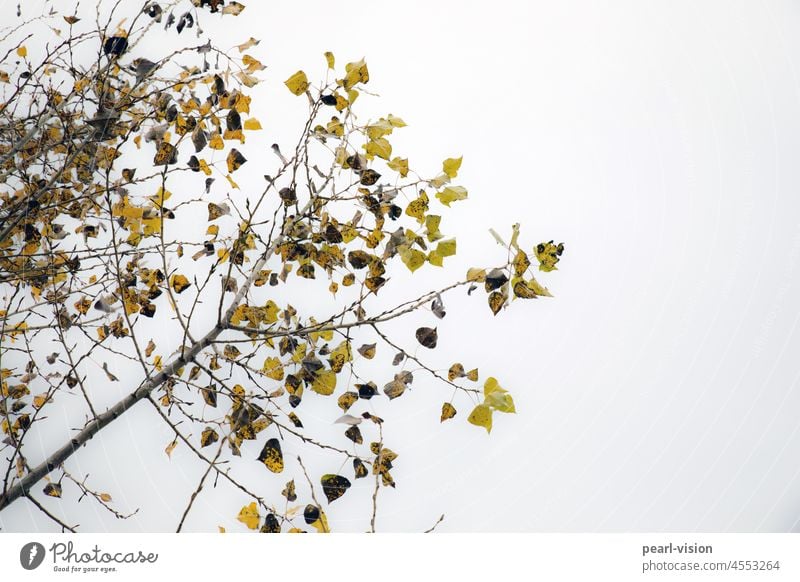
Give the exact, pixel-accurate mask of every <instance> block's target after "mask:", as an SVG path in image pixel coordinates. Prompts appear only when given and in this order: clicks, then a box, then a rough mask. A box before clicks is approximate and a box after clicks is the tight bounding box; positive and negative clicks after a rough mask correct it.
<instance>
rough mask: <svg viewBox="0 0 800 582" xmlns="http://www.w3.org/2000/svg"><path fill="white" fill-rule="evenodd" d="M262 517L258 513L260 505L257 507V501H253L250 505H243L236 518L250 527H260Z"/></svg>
mask: <svg viewBox="0 0 800 582" xmlns="http://www.w3.org/2000/svg"><path fill="white" fill-rule="evenodd" d="M260 518H261V516H260V515H259V514H258V507H256V502H255V501H253V502H251V503H250V505H245V506H244V507H242V509H241V511H239V515H238V516H236V519H238V520H239V521H241V522H242V523H243V524H245V525H246V526H247V527H248V528H249V529H258V522H259V520H260Z"/></svg>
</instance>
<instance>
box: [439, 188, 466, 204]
mask: <svg viewBox="0 0 800 582" xmlns="http://www.w3.org/2000/svg"><path fill="white" fill-rule="evenodd" d="M436 197H437V198H438V199H439V201H440V202H441V203H442V204H444V205H445V206H450V203H451V202H455V201H456V200H466V199H467V189H466V188H464V186H448V187H447V188H445V189H444V190H442V191H441V192H437V193H436Z"/></svg>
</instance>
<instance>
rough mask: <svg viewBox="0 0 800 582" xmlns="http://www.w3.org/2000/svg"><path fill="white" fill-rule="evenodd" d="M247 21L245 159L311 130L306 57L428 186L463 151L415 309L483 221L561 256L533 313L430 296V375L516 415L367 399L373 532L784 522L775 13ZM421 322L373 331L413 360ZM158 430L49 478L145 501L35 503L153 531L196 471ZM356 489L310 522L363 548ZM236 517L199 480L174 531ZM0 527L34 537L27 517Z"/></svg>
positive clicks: (481, 259)
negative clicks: (296, 84) (441, 254)
mask: <svg viewBox="0 0 800 582" xmlns="http://www.w3.org/2000/svg"><path fill="white" fill-rule="evenodd" d="M244 3H245V4H246V5H247V8H246V10H245V12H244V13H243V14H242V15H241V16H239V17H238V18H225V19H224V20H223V23H225V26H226V28H225V30H224V35H225V36H224V37H223V38H220V36H219V35H218V34H217V35H216V36H215V42H216V43H217V44H219V45H221V46H223V47H225V46H228V45H230V46H234V45H236V44H239V43H241V42H244V41H245V40H247V38H248V37H250V36H253V37H256V38H259V39H261V44H259V45H258V46H257V47H254V48H253V49H251V50H250V51H248V52H249V53H250V54H252V55H253V56H255V57H256V58H258V59H259V60H261V61H262V62H263V63H264V64H266V65H268V68H267V70H265V71H262V72H261V74H260V76H261V77H262V78H263V79H265V81H264V83H262V84H261V85H259V86H258V87H256V88H255V89H253V90H251V94H252V95H253V96H254V98H253V114H254V116H256V117H258V118H259V119H260V121H261V123H262V125H263V126H264V132H261V133H263V134H264V135H263V136H259V137H258V138H252V145H251V138H249V137H248V143H247V145H246V146H245V147H243V148H242V151H243V152H244V153H245V155H246V156H247V157H248V158H249V159H250V160H253V161H251V162H250V164H248V166H253V165H255V160H256V159H257V156H256V155H255V154H253V155H248V151H249V148H256V147H258V146H257V145H256V144H257V143H258V141H257V139H262V140H263V141H264V144H266V145H263V147H264V151H266V148H267V147H268V144H270V143H272V142H273V141H279V142H281V143H287V144H288V143H291V142H290V141H288V140H290V138H291V136H292V135H294V134H293V128H294V127H296V120H297V119H299V118H300V117H299V116H302V115H303V114H304V113H305V111H306V106H307V104H306V102H305V99H304V98H303V99H301V98H295V97H294V96H292V95H291V94H290V93H289V92H288V91H287V90H286V87H285V86H284V85H283V81H284V80H285V79H286V78H287V77H289V76H290V75H291V74H292V73H294V72H295V71H296V70H297V69H303V70H304V71H306V73H307V74H308V77H309V79H310V80H311V81H312V82H314V81H315V80H317V79H319V78H321V77H322V76H323V75H324V72H325V60H324V58H323V56H322V54H323V52H324V51H327V50H330V51H332V52H333V53H334V54H335V55H336V58H337V69H339V68H340V67H342V66H343V64H344V63H345V62H348V61H355V60H358V59H360V58H361V57H365V58H366V60H367V63H368V65H369V70H370V82H369V84H368V85H367V86H366V89H368V90H369V91H371V92H375V93H377V94H379V96H380V97H379V98H368V97H367V96H362V98H363V99H364V100H365V102H366V101H367V100H368V103H369V105H366V104H362V103H358V104H357V105H362V106H363V107H366V111H367V112H370V111H374V112H375V117H377V116H378V115H383V114H386V113H388V112H391V113H393V114H395V115H398V116H400V117H402V118H403V119H404V120H405V121H406V122H407V123H408V124H409V127H407V128H403V129H401V130H398V131H397V132H395V134H394V136H393V138H394V139H391V141H392V144H393V146H394V150H395V153H396V155H400V156H403V157H406V156H408V157H409V158H410V159H409V163H410V165H411V166H412V168H414V169H417V170H419V171H420V173H422V174H423V175H434V174H435V173H437V172H438V170H439V168H440V164H441V160H443V159H444V158H447V157H453V156H454V157H457V156H460V155H463V156H464V162H463V165H462V167H461V171H460V172H459V176H458V179H457V181H456V183H457V184H463V185H465V186H466V187H467V188H468V189H469V192H470V198H469V200H467V201H465V202H459V203H455V204H454V205H453V207H452V210H451V211H449V212H444V213H443V216H444V218H443V231H444V232H445V233H446V234H448V235H450V234H453V235H456V236H457V237H458V244H459V250H458V254H457V255H456V256H455V257H452V258H449V259H447V260H446V261H445V265H446V269H445V271H444V272H443V273H440V272H436V273H433V274H430V271H431V269H430V268H425V269H422V270H421V271H419V272H418V273H417V274H415V275H414V279H413V283H415V284H416V285H418V286H419V287H418V288H419V289H420V291H422V290H425V289H426V288H428V287H431V288H433V287H434V286H436V284H437V283H439V282H443V281H446V280H452V279H455V278H457V277H461V276H463V274H464V273H465V272H466V269H467V268H469V267H473V266H490V265H493V264H495V263H497V262H499V260H502V258H503V256H504V255H503V253H502V249H500V248H499V247H498V246H497V245H496V244H495V242H494V240H493V239H492V237H491V236H490V235H489V232H488V229H489V228H490V227H491V228H494V229H495V230H497V231H498V232H500V233H501V234H503V235H505V236H507V235H508V233H509V231H510V226H511V224H513V223H515V222H519V223H521V225H522V228H521V236H520V242H521V243H522V244H523V246H524V247H525V248H527V250H529V251H530V247H532V246H533V245H535V244H536V243H538V242H542V241H547V240H550V239H555V240H556V242H559V241H564V243H565V246H566V251H565V254H564V256H563V258H562V261H561V263H560V264H559V270H558V271H555V272H553V273H550V274H542V276H541V277H539V280H540V281H541V282H542V283H543V284H545V285H546V286H547V287H549V289H550V291H551V292H552V293H553V294H554V295H555V297H554V298H552V299H539V300H536V301H527V302H523V301H521V300H520V301H515V302H513V303H512V304H511V306H510V307H509V309H507V310H505V311H503V312H501V313H500V314H499V315H498V316H497V317H493V316H492V314H491V313H490V311H489V309H488V307H487V306H486V304H485V298H484V296H483V294H482V292H481V293H479V294H476V295H474V296H473V297H466V296H465V294H464V293H463V292H458V293H456V294H454V295H452V296H450V295H448V296H446V297H445V303H446V306H447V311H448V316H447V317H446V318H445V319H444V320H442V321H441V322H440V323H439V324H438V325H439V344H440V347H439V348H438V349H437V350H436V352H437V353H436V355H435V359H436V361H438V362H439V363H440V364H441V366H440V367H442V368H444V369H445V370H446V368H447V367H448V366H449V365H450V363H452V362H454V361H460V362H463V363H464V365H465V367H466V368H467V369H469V368H471V367H476V366H477V367H479V368H480V369H481V376H482V380H483V378H485V377H486V376H487V375H493V376H496V377H497V378H498V380H500V383H501V384H502V385H503V386H504V387H505V388H507V389H508V390H510V391H511V393H512V395H513V397H514V400H515V403H516V408H517V411H518V414H516V415H501V414H496V415H495V418H494V429H493V431H492V433H491V435H488V436H487V434H486V433H485V431H484V430H483V429H480V428H477V427H473V426H471V425H469V424H467V423H466V416H467V415H468V414H469V409H470V407H469V406H468V405H467V404H466V402H464V401H462V406H459V401H458V400H456V401H455V404H456V407H457V408H458V410H459V413H458V415H457V416H456V418H455V419H454V420H452V421H449V422H447V423H444V424H441V425H440V423H439V418H438V417H439V406H440V405H441V402H442V401H443V400H447V399H449V391H448V390H444V389H441V388H436V387H433V386H431V388H430V391H427V390H426V388H425V387H424V386H422V384H423V382H420V380H419V379H417V380H415V385H414V387H413V392H411V393H409V394H406V395H404V397H403V398H402V399H399V400H397V401H394V402H393V403H392V406H391V407H386V409H391V410H394V411H395V415H396V416H397V419H396V420H394V421H393V422H392V425H391V427H390V428H387V431H389V432H387V445H388V446H390V447H391V448H393V449H394V450H396V451H397V452H398V453H399V454H400V456H399V458H398V459H397V461H396V462H395V463H394V465H395V469H393V471H392V474H393V476H394V477H395V479H396V480H397V482H398V486H397V489H396V490H394V491H393V490H387V489H382V491H381V497H380V505H379V513H378V528H379V530H382V531H422V530H424V529H427V528H428V527H430V526H431V525H433V523H434V522H435V521H436V519H437V518H438V517H439V515H441V514H442V513H444V514H445V516H446V517H445V520H444V522H443V523H442V524H441V525H439V526H438V528H437V531H451V532H462V531H478V532H495V531H590V532H593V531H650V530H655V531H661V530H673V531H800V524H799V521H800V479H799V478H798V472H799V471H800V463H799V462H798V459H800V434H799V433H798V426H800V425H799V424H798V410H800V390H799V389H798V386H797V383H798V372H800V368H799V367H798V365H797V363H796V362H797V361H798V358H797V353H798V347H800V334H798V333H797V330H796V327H797V321H798V315H799V314H800V293H798V291H799V289H798V286H799V284H800V273H798V268H797V265H798V261H799V260H800V228H799V227H800V202H799V201H798V186H800V164H798V162H797V160H798V156H799V155H800V102H799V101H798V95H799V93H798V91H799V89H800V85H799V84H798V65H797V62H796V61H797V59H798V57H800V36H798V34H797V31H798V30H800V6H799V5H798V3H796V2H792V1H774V2H745V1H737V0H728V1H724V2H723V1H708V2H702V3H697V2H689V1H673V2H669V3H664V2H649V1H641V0H636V1H615V2H611V3H596V2H587V1H580V2H577V1H561V2H538V1H537V2H524V3H523V2H493V3H490V4H487V3H485V2H481V3H479V2H454V1H446V2H418V1H409V2H404V3H396V2H393V3H389V2H369V3H360V4H349V5H348V4H341V3H332V2H318V1H313V2H302V3H291V2H282V3H271V2H270V3H260V2H255V1H254V0H250V2H244ZM34 4H35V3H34ZM40 4H41V3H40ZM131 4H132V5H134V6H135V5H138V4H136V3H131ZM23 8H24V7H23ZM0 9H1V10H2V12H3V14H8V15H11V14H13V12H14V11H15V10H16V2H8V1H6V2H2V3H0ZM206 20H207V21H209V20H211V19H209V18H206ZM207 28H208V30H209V32H212V33H213V29H212V28H211V27H210V26H209V27H207ZM184 34H186V33H184ZM228 39H229V40H228ZM192 42H194V39H192ZM198 44H200V43H198ZM140 48H144V47H140ZM152 50H153V54H158V50H159V47H152ZM364 115H366V113H364ZM362 119H364V120H366V119H365V118H363V117H362ZM283 140H287V141H285V142H284V141H283ZM249 170H250V171H254V172H255V174H256V175H260V174H262V173H264V172H266V170H263V171H261V170H260V169H259V168H249ZM236 178H237V181H239V183H240V185H242V186H243V191H244V192H246V188H245V187H244V186H245V182H244V181H243V180H241V179H240V176H239V175H238V174H237V176H236ZM259 185H260V184H259ZM398 266H399V265H398ZM425 271H428V273H429V275H425V274H424V273H425ZM397 276H398V278H400V277H402V276H403V275H402V274H398V275H397ZM409 281H412V279H411V278H410V277H409ZM415 296H416V295H415ZM398 297H400V296H398ZM388 299H389V298H388V297H387V301H388ZM431 322H432V318H430V317H427V318H425V317H422V316H420V317H419V318H418V319H410V320H408V321H406V322H405V323H399V324H398V325H397V326H394V328H393V329H395V330H398V331H397V333H406V334H407V339H410V340H412V341H406V342H405V345H407V346H411V345H413V335H412V334H413V330H414V329H416V327H417V325H418V324H419V325H422V324H430V323H431ZM403 330H405V331H403ZM793 362H794V363H793ZM337 394H338V391H337ZM113 400H114V399H112V401H113ZM378 413H379V414H380V413H381V411H380V410H379V411H378ZM304 421H305V418H304ZM69 422H70V419H65V423H67V424H69ZM73 424H74V422H73ZM307 424H308V423H307ZM172 438H173V435H172V434H171V432H170V431H169V429H168V427H167V426H166V425H165V424H163V423H162V422H161V421H160V420H159V419H158V418H157V417H156V416H155V414H154V412H153V410H152V407H150V406H148V405H146V404H139V405H138V406H137V407H136V408H135V409H133V410H131V411H130V412H129V413H127V414H125V415H124V416H123V417H122V418H121V419H120V420H119V421H117V422H115V423H112V425H111V426H109V427H108V428H106V429H104V430H103V431H102V432H101V434H100V435H99V436H97V437H95V438H94V439H93V440H92V441H90V442H89V444H88V445H87V446H86V447H85V448H84V449H82V450H81V451H79V452H78V453H76V454H75V455H74V456H73V457H71V458H70V459H69V460H68V461H67V466H68V468H69V470H70V471H74V472H75V473H78V474H86V473H89V474H90V475H91V476H92V478H91V483H92V484H93V485H94V486H95V487H96V488H98V489H100V490H103V491H108V492H109V493H111V494H112V495H113V498H114V501H115V506H116V507H118V508H119V509H120V511H132V510H134V509H136V508H137V507H140V508H141V509H140V511H139V513H138V514H137V515H136V516H135V517H133V518H131V519H130V520H127V521H117V520H115V519H114V518H113V516H111V515H109V514H108V513H107V512H105V511H104V510H102V508H98V506H97V505H92V504H91V503H90V501H89V500H86V501H84V502H82V503H81V504H80V505H77V506H68V505H66V502H64V503H65V505H64V507H63V508H62V507H61V506H60V505H59V503H61V502H59V501H58V500H49V499H47V500H45V501H46V506H47V507H48V508H50V509H52V510H53V511H54V512H56V513H57V514H58V515H64V516H65V519H66V520H67V522H68V523H80V524H81V530H83V531H132V532H135V531H173V530H174V528H175V527H176V525H177V521H178V520H179V518H180V513H181V512H182V510H183V508H184V507H185V505H186V502H187V501H188V498H189V495H190V494H191V492H192V491H194V489H195V488H196V486H197V481H198V479H199V478H200V476H201V475H202V473H203V472H204V469H203V468H202V467H200V466H199V465H198V464H196V463H194V462H192V455H191V454H190V453H189V452H188V451H185V450H184V451H181V447H179V448H178V449H176V451H175V453H173V456H172V459H171V460H170V459H169V458H167V456H166V455H165V454H164V452H163V449H164V447H165V446H166V445H167V444H168V443H169V442H170V441H171V440H172ZM55 440H56V441H60V440H62V439H59V438H56V439H55ZM47 450H50V449H49V447H43V452H46V451H47ZM291 452H292V449H291V448H288V449H287V446H285V448H284V454H285V456H286V457H287V458H288V457H289V456H290V454H291ZM295 452H297V451H295ZM312 462H313V461H312ZM254 465H256V463H254ZM255 469H258V472H257V473H255V474H254V476H253V477H252V479H253V482H254V483H256V484H257V483H258V479H260V478H263V475H264V473H265V471H264V469H263V467H255ZM293 476H294V477H295V480H296V481H297V482H298V485H299V484H300V482H301V481H302V473H299V474H294V475H293ZM280 477H281V479H279V481H283V482H285V481H286V480H288V479H289V478H290V477H291V475H287V474H283V475H281V476H280ZM220 483H222V482H220ZM42 485H43V484H42ZM358 485H360V484H358ZM256 486H257V485H256ZM357 489H358V488H357V487H356V486H355V484H354V488H353V491H351V492H350V493H349V494H348V495H347V496H345V497H343V498H342V500H341V501H337V502H336V504H334V505H333V506H331V507H330V508H328V507H327V506H326V509H325V510H326V512H327V513H328V519H329V521H330V523H331V526H332V527H333V529H339V530H342V529H344V530H351V531H363V530H365V529H366V525H365V524H366V523H367V520H365V519H364V516H365V515H366V512H367V511H368V506H369V500H368V499H366V497H367V494H366V491H364V490H360V491H359V490H357ZM37 490H38V489H37ZM278 491H279V489H277V490H275V489H274V488H272V489H270V491H269V492H268V493H267V494H266V495H267V497H268V498H270V499H275V500H276V501H278V500H280V498H279V497H278V495H277V493H278ZM74 493H75V492H74V491H73V490H72V488H70V489H68V487H67V486H66V485H65V498H67V497H69V496H70V494H73V495H72V496H73V497H75V496H76V495H74ZM39 497H40V498H41V496H39ZM350 497H352V498H353V499H352V501H350V500H349V499H348V498H350ZM249 501H250V500H249V499H247V498H246V497H244V496H242V495H241V494H239V493H236V492H234V491H232V490H231V489H230V488H228V487H227V486H223V485H220V487H219V489H218V490H211V489H210V487H209V486H208V485H207V486H206V488H205V489H204V491H203V492H202V493H201V495H200V497H199V498H198V501H197V502H196V504H195V507H194V509H193V510H192V513H191V514H190V516H189V519H188V520H187V526H186V529H188V530H203V531H207V530H214V529H216V526H217V525H223V526H225V527H226V528H227V529H228V531H244V530H245V528H244V526H243V525H242V524H239V523H238V522H236V520H235V516H236V514H237V513H238V511H239V509H240V508H241V506H242V505H246V504H247V503H249ZM59 511H63V512H65V513H58V512H59ZM0 527H2V529H3V531H51V530H54V526H53V524H52V523H51V522H49V521H47V520H46V518H44V516H42V515H41V514H40V513H39V512H38V511H37V510H36V509H35V508H33V507H32V506H31V505H30V504H28V503H26V502H25V501H24V500H19V501H17V502H16V503H14V504H13V505H12V506H11V507H9V508H8V509H6V510H4V511H3V512H2V513H1V514H0Z"/></svg>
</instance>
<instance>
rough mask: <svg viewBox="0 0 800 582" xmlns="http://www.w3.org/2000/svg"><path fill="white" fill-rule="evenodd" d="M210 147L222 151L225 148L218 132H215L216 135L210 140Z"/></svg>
mask: <svg viewBox="0 0 800 582" xmlns="http://www.w3.org/2000/svg"><path fill="white" fill-rule="evenodd" d="M208 147H210V148H211V149H212V150H221V149H224V148H225V143H224V142H223V141H222V136H221V135H220V134H219V132H218V131H217V132H214V134H213V135H212V136H211V139H210V140H208Z"/></svg>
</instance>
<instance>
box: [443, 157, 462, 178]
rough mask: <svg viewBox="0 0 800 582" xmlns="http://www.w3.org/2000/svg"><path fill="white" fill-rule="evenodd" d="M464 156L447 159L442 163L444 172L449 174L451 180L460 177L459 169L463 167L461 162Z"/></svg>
mask: <svg viewBox="0 0 800 582" xmlns="http://www.w3.org/2000/svg"><path fill="white" fill-rule="evenodd" d="M462 159H463V156H462V157H460V158H447V159H446V160H445V161H444V162H443V163H442V171H443V172H444V173H445V174H447V176H448V177H449V178H455V177H456V176H457V175H458V169H459V168H460V167H461V160H462Z"/></svg>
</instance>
